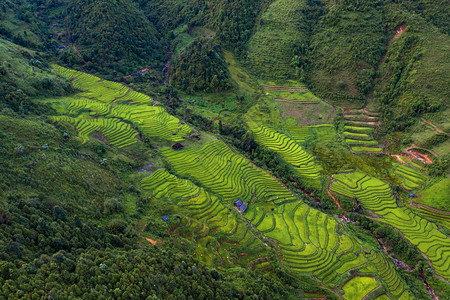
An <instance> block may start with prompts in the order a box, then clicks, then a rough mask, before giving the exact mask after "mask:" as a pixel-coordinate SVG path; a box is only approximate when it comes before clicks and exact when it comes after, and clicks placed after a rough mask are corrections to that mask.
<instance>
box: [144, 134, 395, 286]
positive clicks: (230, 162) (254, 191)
mask: <svg viewBox="0 0 450 300" xmlns="http://www.w3.org/2000/svg"><path fill="white" fill-rule="evenodd" d="M160 151H161V153H162V154H163V155H164V156H165V157H166V159H167V160H168V161H169V162H170V164H171V165H172V167H173V169H174V171H175V172H176V173H177V174H180V175H182V176H184V177H188V178H192V180H195V181H196V182H199V183H200V184H201V185H202V186H203V187H205V188H206V189H208V191H210V192H211V193H213V194H214V195H217V196H220V198H221V199H223V201H220V200H218V199H219V198H217V197H214V196H212V195H211V194H209V193H206V192H200V195H199V196H197V197H193V198H191V199H189V200H183V201H182V202H179V203H178V205H179V206H180V205H181V206H184V207H189V209H190V210H194V209H198V210H199V211H198V213H194V212H190V213H189V214H190V216H192V217H194V216H195V218H196V220H199V222H200V223H201V224H198V222H193V221H192V222H190V223H186V225H185V227H186V228H188V225H187V224H189V228H191V229H189V232H191V233H192V232H193V230H194V229H195V230H198V232H200V233H205V232H210V231H211V230H212V228H211V223H210V221H209V220H211V222H212V221H214V224H215V225H213V226H212V227H213V228H215V226H218V227H220V228H228V225H226V224H228V223H227V222H230V218H231V215H233V214H231V215H230V210H227V209H224V208H226V207H229V208H231V207H232V206H233V202H234V201H236V200H237V199H238V198H241V199H242V200H243V201H244V203H247V204H248V208H247V210H246V211H245V213H244V214H243V215H244V217H245V219H247V220H248V222H250V223H251V225H252V227H253V228H255V229H256V230H257V231H258V232H260V233H261V234H263V235H264V237H265V238H264V239H263V241H265V243H266V244H267V243H268V242H269V241H270V240H272V241H274V242H276V244H277V245H278V247H279V248H280V250H281V256H282V258H283V265H284V267H286V268H289V269H291V270H292V271H294V272H298V273H302V274H305V275H314V276H315V277H317V278H319V279H320V280H322V281H323V282H324V283H325V284H326V285H327V286H337V285H339V284H340V283H339V282H340V279H341V277H342V275H343V274H345V273H347V272H349V271H351V270H355V269H361V270H365V271H364V272H368V273H370V274H373V275H374V274H375V273H376V269H375V266H373V265H372V264H371V263H370V261H369V260H368V259H366V257H365V256H364V255H363V246H362V245H361V244H360V242H358V241H357V240H356V239H354V238H353V237H351V236H348V235H341V234H338V230H339V228H340V225H339V223H338V222H337V221H336V220H335V219H334V218H333V217H330V216H327V215H326V214H324V213H322V212H320V211H318V210H315V209H312V208H309V207H308V206H306V205H305V204H303V203H302V202H300V201H298V199H297V198H296V197H294V196H293V195H292V194H291V192H290V191H289V190H288V189H286V187H284V186H283V185H282V184H280V183H279V182H278V181H277V180H275V179H274V178H272V177H271V176H269V175H268V174H267V173H265V172H264V171H262V170H259V169H258V168H256V167H255V166H253V165H252V164H251V163H250V162H249V161H247V160H245V159H244V158H242V157H240V156H238V155H236V154H234V153H233V152H231V151H230V150H229V149H228V148H227V147H226V145H224V144H223V143H222V142H220V141H214V142H212V143H210V144H207V145H206V146H204V147H203V148H202V149H196V150H193V149H183V150H182V151H175V150H172V149H171V148H162V149H160ZM161 175H163V172H162V171H160V172H159V173H156V172H155V173H154V174H153V175H152V176H151V177H150V178H149V179H144V180H145V182H161V183H160V184H161V185H162V186H163V188H162V190H164V191H165V190H166V187H165V186H166V183H165V181H166V179H164V178H166V177H165V176H166V175H165V176H163V177H162V178H163V179H159V177H160V176H161ZM348 176H354V175H353V174H349V175H348ZM144 180H143V182H144ZM171 181H172V180H171ZM177 184H178V185H184V183H180V182H178V183H177ZM153 189H154V190H159V189H158V188H157V187H153ZM187 189H188V190H191V188H187ZM155 194H158V193H155ZM176 197H178V196H176ZM162 198H164V197H162ZM172 198H175V196H173V197H172ZM232 211H233V210H232ZM186 222H187V221H186ZM205 222H206V223H205ZM241 222H242V220H239V219H238V220H237V221H236V223H237V225H233V226H237V228H236V229H235V232H244V231H245V232H246V230H248V227H246V225H245V222H244V224H242V223H241ZM183 224H184V223H183ZM233 224H234V223H233ZM185 230H186V231H187V230H188V229H185ZM221 230H222V229H221ZM226 232H228V230H227V231H226ZM238 236H241V237H242V234H239V235H238ZM192 238H194V236H193V237H192ZM235 238H237V236H235V235H232V236H228V237H227V240H228V239H232V240H233V241H236V240H235ZM266 238H268V240H266ZM246 239H247V238H245V239H244V241H246ZM198 242H199V243H201V244H199V245H201V246H202V248H201V250H198V252H197V255H198V256H199V257H200V259H201V260H204V262H205V263H208V264H213V265H217V264H218V261H220V259H218V257H222V260H221V261H222V264H225V265H229V261H230V260H232V258H228V257H236V253H235V252H234V251H235V250H233V251H231V250H230V249H232V248H233V247H234V246H231V245H227V243H223V241H220V240H219V241H217V240H214V239H213V238H212V237H211V236H210V235H208V236H205V235H204V234H203V235H202V238H200V239H199V240H198ZM224 245H225V246H227V247H229V248H226V249H223V250H220V249H221V247H222V246H224ZM232 245H233V244H232ZM260 246H261V244H260V243H259V242H256V241H254V240H253V239H252V243H251V244H248V245H245V247H247V248H246V251H245V253H258V251H262V249H260V248H259V247H260ZM230 247H231V248H230ZM243 247H244V246H243ZM253 247H256V250H254V249H253ZM233 249H235V248H233ZM221 251H222V252H221ZM230 251H231V252H230ZM249 251H250V252H249ZM367 251H369V252H370V251H371V250H366V252H367ZM222 253H223V254H222ZM233 253H234V254H233ZM221 255H222V256H221ZM224 255H226V256H227V259H226V260H224V259H223V258H224ZM261 257H262V256H256V257H253V259H256V260H258V261H259V260H261ZM235 261H236V262H237V263H239V264H242V263H248V262H249V260H248V259H245V260H244V261H243V262H242V259H241V258H240V257H239V255H238V256H237V258H236V260H235ZM382 263H383V264H385V265H383V268H385V269H389V265H388V264H389V262H387V261H383V262H382ZM391 276H393V277H394V278H396V276H397V275H396V273H395V272H394V273H392V274H391ZM401 292H403V288H402V290H401Z"/></svg>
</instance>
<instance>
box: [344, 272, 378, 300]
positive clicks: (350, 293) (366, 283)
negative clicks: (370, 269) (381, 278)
mask: <svg viewBox="0 0 450 300" xmlns="http://www.w3.org/2000/svg"><path fill="white" fill-rule="evenodd" d="M379 285H380V284H379V283H378V281H377V280H376V279H375V278H373V277H359V276H357V277H354V278H352V279H351V280H350V281H349V282H347V283H346V284H345V285H344V286H343V287H342V289H343V290H344V299H346V300H361V299H363V298H364V297H365V296H367V294H369V293H370V292H371V291H373V290H374V289H376V288H377V287H378V286H379Z"/></svg>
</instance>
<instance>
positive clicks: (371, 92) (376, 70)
mask: <svg viewBox="0 0 450 300" xmlns="http://www.w3.org/2000/svg"><path fill="white" fill-rule="evenodd" d="M405 29H406V24H402V25H400V27H399V28H398V29H397V32H396V33H395V35H394V37H393V38H392V39H390V40H389V42H388V45H387V48H386V51H385V52H384V54H383V56H381V59H380V61H379V63H378V65H377V67H376V68H375V76H376V74H377V73H378V69H379V68H380V67H381V65H382V64H383V63H384V61H385V59H386V55H387V53H388V51H389V48H390V47H391V44H392V43H393V42H394V40H396V39H398V38H399V37H400V36H401V35H402V34H403V32H405ZM374 88H375V84H374V82H373V83H372V86H371V87H370V91H369V93H368V94H367V98H366V104H365V106H364V109H365V108H366V107H367V105H369V103H370V101H372V96H373V90H374Z"/></svg>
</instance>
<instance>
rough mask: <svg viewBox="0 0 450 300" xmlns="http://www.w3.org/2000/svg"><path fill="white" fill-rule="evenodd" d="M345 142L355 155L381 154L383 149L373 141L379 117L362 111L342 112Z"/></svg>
mask: <svg viewBox="0 0 450 300" xmlns="http://www.w3.org/2000/svg"><path fill="white" fill-rule="evenodd" d="M344 122H345V126H344V137H345V142H346V143H347V144H348V145H349V146H350V148H351V149H352V151H353V152H355V153H381V152H383V148H382V147H381V146H379V145H378V142H377V141H375V140H374V139H373V136H372V135H373V131H374V128H375V127H376V126H377V124H378V122H379V115H378V113H375V112H369V111H367V110H362V109H351V110H346V111H345V112H344Z"/></svg>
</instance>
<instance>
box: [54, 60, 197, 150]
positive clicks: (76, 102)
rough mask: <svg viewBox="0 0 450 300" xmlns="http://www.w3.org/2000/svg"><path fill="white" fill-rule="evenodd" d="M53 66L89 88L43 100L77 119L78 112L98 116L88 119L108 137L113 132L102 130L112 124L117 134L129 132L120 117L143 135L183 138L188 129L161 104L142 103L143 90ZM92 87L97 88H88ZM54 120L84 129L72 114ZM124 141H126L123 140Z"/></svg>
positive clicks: (178, 140) (168, 138)
mask: <svg viewBox="0 0 450 300" xmlns="http://www.w3.org/2000/svg"><path fill="white" fill-rule="evenodd" d="M54 69H55V70H57V73H58V74H61V75H63V76H66V77H67V78H75V79H73V82H77V84H79V85H81V86H82V88H88V89H89V91H85V92H82V93H80V94H77V95H75V96H73V97H65V98H58V99H53V100H46V102H49V103H51V104H52V106H53V107H54V108H55V109H56V110H57V111H58V112H59V113H61V114H65V115H71V116H73V117H76V119H79V118H80V117H79V116H81V115H84V114H89V115H91V116H95V117H97V119H96V120H97V121H95V122H94V121H91V123H92V124H96V128H99V126H100V127H101V126H103V127H101V128H103V129H102V130H94V131H101V132H102V133H103V134H104V135H105V136H106V137H107V138H108V136H111V137H112V132H108V134H105V133H104V131H106V130H107V128H110V127H111V126H113V127H114V126H115V127H118V130H119V132H118V134H121V135H120V136H128V135H127V134H128V133H127V132H124V131H125V129H126V128H125V127H126V126H125V123H122V122H121V121H125V122H127V123H131V124H133V126H134V128H135V129H137V130H139V131H140V132H141V133H142V134H144V135H145V136H148V137H151V138H156V139H161V140H167V141H173V142H181V141H183V140H184V139H185V138H186V137H187V136H188V135H189V134H190V132H191V129H190V128H189V126H187V125H186V124H184V123H183V122H181V121H180V120H179V119H178V118H176V117H174V116H172V115H169V114H168V113H167V112H166V111H165V110H164V108H162V107H160V106H153V105H148V104H145V103H151V99H150V98H149V97H148V96H146V95H144V94H140V93H137V92H135V91H132V90H130V89H128V88H126V87H125V86H123V85H121V84H116V83H115V82H108V81H102V80H100V79H99V78H97V77H96V78H95V79H92V78H91V77H93V76H92V75H89V74H84V73H81V72H78V71H73V70H69V69H65V68H62V67H59V66H56V65H55V66H54ZM84 75H86V76H84ZM86 78H88V79H86ZM97 79H99V80H97ZM85 80H86V82H85ZM124 89H126V90H124ZM91 90H92V91H96V92H91ZM120 95H121V96H120ZM119 96H120V97H119ZM146 97H147V98H148V99H147V98H146ZM142 103H144V104H142ZM100 116H101V118H98V117H100ZM82 119H83V120H86V119H87V118H85V117H83V118H82ZM54 120H56V121H69V122H70V123H71V124H73V125H75V127H76V129H77V130H78V132H83V130H80V129H84V128H85V127H86V126H83V127H82V128H78V127H80V126H81V125H82V123H80V122H78V121H75V120H74V119H73V118H69V119H68V118H54ZM83 123H86V121H83ZM108 124H116V125H108ZM117 124H119V125H117ZM108 126H109V127H108ZM127 126H128V127H127V128H131V127H130V125H127ZM91 127H92V126H91ZM94 131H90V130H88V131H86V133H87V134H90V133H92V132H94ZM83 140H84V141H87V140H88V136H87V135H86V134H84V136H83ZM108 140H109V139H108ZM111 144H113V145H114V142H111ZM123 145H128V144H127V143H124V144H123Z"/></svg>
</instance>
